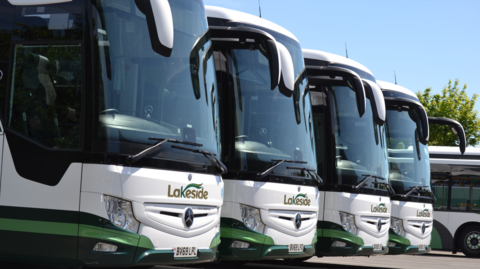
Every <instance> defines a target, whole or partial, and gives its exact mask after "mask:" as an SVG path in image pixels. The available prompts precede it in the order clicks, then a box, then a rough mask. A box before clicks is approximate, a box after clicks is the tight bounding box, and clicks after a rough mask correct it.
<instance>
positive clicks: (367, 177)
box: [352, 174, 385, 189]
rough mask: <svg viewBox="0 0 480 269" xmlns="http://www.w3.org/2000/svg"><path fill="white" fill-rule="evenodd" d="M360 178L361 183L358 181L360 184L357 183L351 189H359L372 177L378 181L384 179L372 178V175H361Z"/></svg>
mask: <svg viewBox="0 0 480 269" xmlns="http://www.w3.org/2000/svg"><path fill="white" fill-rule="evenodd" d="M362 176H363V177H364V178H363V179H362V181H360V183H358V184H357V185H356V186H352V188H354V189H358V188H360V187H361V186H363V185H365V183H367V180H369V179H370V178H372V177H373V178H376V179H380V180H385V178H384V177H381V176H374V175H368V174H363V175H362ZM375 183H378V182H375Z"/></svg>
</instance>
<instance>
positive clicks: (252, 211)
mask: <svg viewBox="0 0 480 269" xmlns="http://www.w3.org/2000/svg"><path fill="white" fill-rule="evenodd" d="M240 212H241V215H242V216H241V217H242V221H243V223H244V224H245V226H247V227H248V228H250V229H252V230H255V231H257V232H259V233H262V234H263V232H264V230H265V224H263V222H262V218H261V217H260V209H258V208H256V207H251V206H246V205H242V204H241V205H240Z"/></svg>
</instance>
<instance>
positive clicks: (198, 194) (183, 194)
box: [168, 183, 208, 200]
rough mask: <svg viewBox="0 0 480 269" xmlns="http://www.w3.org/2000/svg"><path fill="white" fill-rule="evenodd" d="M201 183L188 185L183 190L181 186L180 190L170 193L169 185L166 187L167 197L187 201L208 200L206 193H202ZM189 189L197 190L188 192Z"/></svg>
mask: <svg viewBox="0 0 480 269" xmlns="http://www.w3.org/2000/svg"><path fill="white" fill-rule="evenodd" d="M202 185H203V183H201V184H194V183H192V184H188V185H187V186H186V187H185V188H183V186H182V187H181V188H180V189H175V190H173V194H172V192H171V185H168V197H175V198H187V199H205V200H207V199H208V191H204V189H203V188H202ZM190 188H195V189H198V190H189V189H190Z"/></svg>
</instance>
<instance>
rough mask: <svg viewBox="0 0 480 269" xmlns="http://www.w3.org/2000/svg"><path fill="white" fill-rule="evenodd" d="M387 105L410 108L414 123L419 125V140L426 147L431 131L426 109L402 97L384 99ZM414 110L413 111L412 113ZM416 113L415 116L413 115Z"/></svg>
mask: <svg viewBox="0 0 480 269" xmlns="http://www.w3.org/2000/svg"><path fill="white" fill-rule="evenodd" d="M384 99H385V103H387V104H392V105H397V106H407V107H409V108H410V110H409V113H408V114H409V115H410V118H412V120H413V121H415V123H416V124H417V132H418V140H420V142H421V143H422V144H424V145H426V144H427V143H428V137H429V129H428V118H427V112H426V111H425V108H423V106H422V104H420V103H419V102H417V101H415V100H412V99H408V98H402V97H384ZM411 110H413V111H414V112H413V111H411ZM412 113H414V114H415V115H414V114H412Z"/></svg>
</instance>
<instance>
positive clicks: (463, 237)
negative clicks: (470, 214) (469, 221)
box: [458, 225, 480, 258]
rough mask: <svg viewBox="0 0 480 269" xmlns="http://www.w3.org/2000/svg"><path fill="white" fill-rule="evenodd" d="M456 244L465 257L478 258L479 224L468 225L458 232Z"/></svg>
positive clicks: (479, 243) (479, 244) (479, 245)
mask: <svg viewBox="0 0 480 269" xmlns="http://www.w3.org/2000/svg"><path fill="white" fill-rule="evenodd" d="M458 246H459V247H460V249H461V250H462V252H463V254H465V256H467V257H473V258H480V226H478V225H475V226H468V227H466V228H465V229H463V231H462V232H461V233H460V237H459V238H458Z"/></svg>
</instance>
